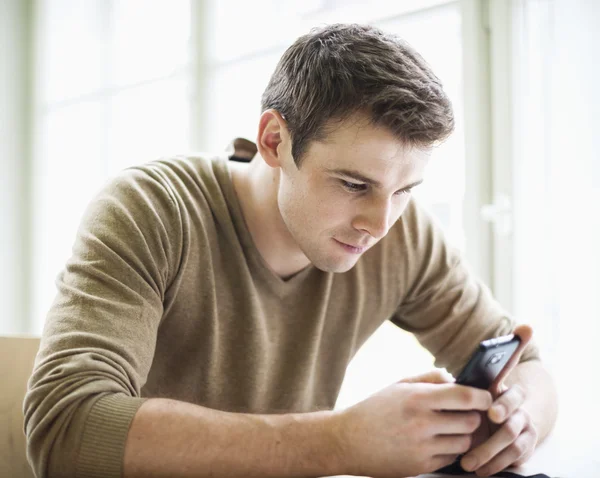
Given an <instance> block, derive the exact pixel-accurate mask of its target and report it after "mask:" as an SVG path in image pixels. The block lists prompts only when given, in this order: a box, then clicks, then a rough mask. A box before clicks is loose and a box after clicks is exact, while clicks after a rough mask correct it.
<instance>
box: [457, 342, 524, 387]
mask: <svg viewBox="0 0 600 478" xmlns="http://www.w3.org/2000/svg"><path fill="white" fill-rule="evenodd" d="M520 343H521V338H520V337H519V336H518V335H513V334H511V335H505V336H503V337H497V338H495V339H489V340H484V341H483V342H481V343H480V344H479V347H477V350H476V351H475V353H474V354H473V355H472V356H471V358H470V359H469V361H468V362H467V365H465V367H464V368H463V369H462V371H461V372H460V374H459V375H458V377H457V379H456V383H457V384H459V385H469V386H471V387H476V388H481V389H484V390H487V389H488V388H490V386H491V385H492V383H494V380H496V378H497V377H498V375H499V374H500V372H501V371H502V369H503V368H504V366H505V365H506V363H507V362H508V361H509V360H510V358H511V357H512V356H513V354H514V353H515V352H516V350H517V348H518V347H519V344H520Z"/></svg>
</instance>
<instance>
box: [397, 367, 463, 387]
mask: <svg viewBox="0 0 600 478" xmlns="http://www.w3.org/2000/svg"><path fill="white" fill-rule="evenodd" d="M452 382H454V378H453V377H452V375H450V374H449V373H448V372H446V371H445V370H444V369H441V368H438V369H435V370H431V371H430V372H427V373H424V374H422V375H417V376H415V377H408V378H404V379H402V380H400V382H399V383H452Z"/></svg>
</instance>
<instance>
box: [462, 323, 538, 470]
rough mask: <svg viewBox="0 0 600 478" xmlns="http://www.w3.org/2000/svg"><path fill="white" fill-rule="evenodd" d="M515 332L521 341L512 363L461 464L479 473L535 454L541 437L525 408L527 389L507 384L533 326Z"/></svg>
mask: <svg viewBox="0 0 600 478" xmlns="http://www.w3.org/2000/svg"><path fill="white" fill-rule="evenodd" d="M514 334H515V335H518V336H519V337H520V338H521V343H520V345H519V347H518V348H517V350H516V352H515V354H514V355H513V357H512V358H511V360H509V362H508V364H507V365H506V366H505V367H504V369H503V370H502V372H501V374H500V376H499V377H498V378H497V379H496V381H495V382H494V384H492V387H491V388H490V392H491V393H492V396H493V397H494V403H493V404H492V407H491V408H490V409H489V410H488V413H487V414H483V416H482V417H481V418H482V421H481V426H480V427H479V428H478V429H477V431H475V433H474V435H473V447H472V448H471V450H469V451H468V452H467V453H466V454H465V455H464V456H463V458H462V459H461V466H462V467H463V468H464V469H465V470H467V471H474V472H475V473H476V474H477V475H478V476H489V475H493V474H494V473H498V472H499V471H502V470H504V469H505V468H508V467H509V466H519V465H522V464H523V463H525V462H526V461H527V460H528V459H529V458H530V457H531V455H532V454H533V452H534V450H535V447H536V445H537V441H538V432H537V430H536V427H535V425H534V424H533V421H532V420H531V417H530V415H529V413H527V411H526V410H525V409H524V408H523V406H522V405H523V403H524V402H525V399H526V398H527V397H526V392H525V390H524V389H523V387H521V386H519V385H517V384H513V385H512V386H510V387H506V385H504V381H505V379H506V377H507V376H508V375H509V374H510V372H512V371H513V369H514V368H515V367H516V366H517V365H518V363H519V359H520V357H521V354H522V353H523V350H524V349H525V347H526V346H527V344H528V343H529V342H530V341H531V338H532V335H533V330H532V329H531V327H530V326H528V325H519V326H517V327H516V328H515V330H514Z"/></svg>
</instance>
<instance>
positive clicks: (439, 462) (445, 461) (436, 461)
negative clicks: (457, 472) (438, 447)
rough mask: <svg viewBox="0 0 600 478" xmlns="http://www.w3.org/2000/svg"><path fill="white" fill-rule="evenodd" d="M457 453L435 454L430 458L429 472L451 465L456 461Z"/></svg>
mask: <svg viewBox="0 0 600 478" xmlns="http://www.w3.org/2000/svg"><path fill="white" fill-rule="evenodd" d="M456 458H457V455H435V456H434V457H432V458H431V466H430V470H428V471H430V472H433V471H435V470H439V469H440V468H443V467H444V466H448V465H451V464H452V463H454V462H455V461H456Z"/></svg>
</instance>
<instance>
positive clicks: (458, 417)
mask: <svg viewBox="0 0 600 478" xmlns="http://www.w3.org/2000/svg"><path fill="white" fill-rule="evenodd" d="M434 413H435V414H436V415H437V418H438V419H437V420H435V424H436V426H435V430H434V431H435V434H436V435H462V434H468V433H473V432H474V431H475V430H477V428H479V425H481V414H480V413H479V412H473V411H469V412H462V411H451V412H444V411H437V410H436V411H434Z"/></svg>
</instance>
